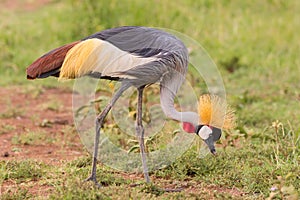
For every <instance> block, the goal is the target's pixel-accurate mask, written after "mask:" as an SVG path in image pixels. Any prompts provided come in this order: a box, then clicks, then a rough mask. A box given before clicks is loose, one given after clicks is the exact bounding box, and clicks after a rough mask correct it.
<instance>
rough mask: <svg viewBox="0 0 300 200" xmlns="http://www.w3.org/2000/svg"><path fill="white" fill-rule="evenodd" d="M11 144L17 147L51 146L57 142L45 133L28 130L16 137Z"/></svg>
mask: <svg viewBox="0 0 300 200" xmlns="http://www.w3.org/2000/svg"><path fill="white" fill-rule="evenodd" d="M11 142H12V144H15V145H16V144H18V145H20V144H21V145H38V144H45V143H46V144H51V143H54V142H55V138H52V137H49V134H47V133H46V132H45V131H30V130H26V131H25V132H24V133H20V134H16V135H14V136H13V137H12V139H11Z"/></svg>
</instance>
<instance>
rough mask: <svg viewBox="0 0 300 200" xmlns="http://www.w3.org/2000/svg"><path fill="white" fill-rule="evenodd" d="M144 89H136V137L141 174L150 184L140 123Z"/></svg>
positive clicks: (142, 128)
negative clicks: (138, 145) (142, 173)
mask: <svg viewBox="0 0 300 200" xmlns="http://www.w3.org/2000/svg"><path fill="white" fill-rule="evenodd" d="M144 87H145V86H142V87H140V88H138V103H137V116H136V126H135V130H136V136H137V138H138V140H139V144H140V152H141V158H142V165H143V172H144V177H145V180H146V182H147V183H149V182H150V178H149V173H148V167H147V162H146V152H145V143H144V127H143V123H142V114H143V110H142V104H143V91H144Z"/></svg>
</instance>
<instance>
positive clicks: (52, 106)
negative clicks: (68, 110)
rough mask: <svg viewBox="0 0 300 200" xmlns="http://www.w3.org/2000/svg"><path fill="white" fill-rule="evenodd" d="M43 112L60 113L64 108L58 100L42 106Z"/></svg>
mask: <svg viewBox="0 0 300 200" xmlns="http://www.w3.org/2000/svg"><path fill="white" fill-rule="evenodd" d="M41 108H42V109H43V110H51V111H55V112H58V111H59V110H60V109H61V108H62V103H61V102H60V101H59V100H57V99H52V100H50V101H48V102H46V103H44V104H42V105H41Z"/></svg>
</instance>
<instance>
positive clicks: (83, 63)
mask: <svg viewBox="0 0 300 200" xmlns="http://www.w3.org/2000/svg"><path fill="white" fill-rule="evenodd" d="M187 68H188V51H187V48H186V47H185V45H184V44H183V43H182V42H181V41H180V40H179V39H177V38H176V37H175V36H173V35H171V34H169V33H166V32H164V31H162V30H158V29H154V28H148V27H136V26H124V27H117V28H112V29H108V30H103V31H101V32H98V33H95V34H93V35H90V36H88V37H86V38H83V39H82V40H79V41H75V42H72V43H69V44H66V45H64V46H61V47H58V48H56V49H54V50H52V51H50V52H48V53H46V54H45V55H43V56H41V57H40V58H38V59H37V60H36V61H34V62H33V63H32V64H31V65H30V66H29V67H28V68H27V79H36V78H46V77H49V76H55V77H58V78H59V79H76V78H79V77H82V76H90V77H93V78H98V79H109V80H114V81H119V82H121V87H120V88H119V89H118V90H117V92H115V94H114V95H113V97H112V98H111V100H110V102H109V103H108V104H107V105H106V107H105V108H104V109H103V111H102V112H101V113H100V114H99V115H98V116H97V118H96V135H95V140H94V152H93V163H92V170H91V175H90V176H89V178H88V179H87V180H91V181H93V182H95V184H97V185H98V183H97V179H96V162H97V157H98V145H99V138H100V129H101V126H102V124H103V122H104V119H105V117H106V115H107V114H108V112H109V111H110V110H111V108H112V107H113V106H114V104H115V102H116V101H117V100H118V98H119V97H120V96H121V95H122V93H123V92H124V91H125V90H127V89H128V88H129V87H135V88H136V89H137V91H138V103H137V116H136V134H137V137H138V139H139V144H140V153H141V158H142V164H143V172H144V176H145V180H146V182H150V178H149V173H148V168H147V164H146V156H145V155H146V154H145V146H144V128H143V124H142V102H143V101H142V98H143V90H144V88H145V86H147V85H150V84H154V83H159V84H160V103H161V107H162V110H163V112H164V113H165V115H166V116H167V117H169V118H171V119H174V120H177V121H180V122H182V123H183V129H184V130H185V131H186V132H189V133H196V134H197V135H199V136H200V137H201V138H202V139H203V140H204V141H205V143H206V144H207V145H208V147H209V149H210V151H211V153H213V154H215V153H216V150H215V146H214V142H215V141H217V140H219V138H220V137H221V132H222V131H221V129H230V128H232V127H233V125H234V115H233V112H231V111H229V112H226V113H225V112H224V111H222V109H223V110H224V107H222V106H221V104H220V101H219V99H218V97H217V96H210V95H202V96H201V97H200V100H199V108H198V110H199V113H195V112H179V111H177V110H176V109H175V107H174V98H175V96H176V93H177V91H178V89H179V88H180V86H181V85H182V83H183V82H184V80H185V75H186V73H187ZM225 109H226V107H225ZM224 113H225V114H224Z"/></svg>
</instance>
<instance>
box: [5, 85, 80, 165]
mask: <svg viewBox="0 0 300 200" xmlns="http://www.w3.org/2000/svg"><path fill="white" fill-rule="evenodd" d="M27 92H28V91H27V89H25V91H24V90H22V89H20V88H18V87H13V88H1V89H0V97H1V99H0V110H1V112H2V116H1V122H0V127H2V134H1V135H0V141H1V146H0V156H1V160H11V159H18V160H19V159H35V160H40V161H43V162H46V163H51V164H57V162H59V160H61V159H66V160H70V159H73V158H76V157H77V156H79V155H82V154H83V151H84V149H83V146H82V145H81V142H80V138H79V136H78V134H76V133H74V134H72V135H69V133H66V132H65V131H64V130H65V129H66V127H69V129H71V128H72V127H73V119H72V110H71V108H72V93H71V92H70V91H64V90H62V89H47V90H46V89H39V94H35V95H33V94H32V93H31V92H30V91H29V93H27ZM58 97H59V100H57V99H58ZM7 127H8V128H7ZM9 127H12V128H9ZM38 132H44V133H45V134H46V135H47V138H48V139H49V138H53V142H51V141H50V142H49V141H48V142H43V141H40V140H41V139H43V138H41V139H39V138H37V140H39V141H38V142H36V143H37V144H35V142H34V141H30V139H32V140H34V139H36V138H35V137H38V136H37V135H35V133H37V134H38ZM26 133H27V134H28V133H33V136H31V138H30V137H29V138H25V139H23V141H22V139H21V140H20V139H19V140H18V138H22V134H26ZM66 134H68V136H67V137H68V138H67V139H68V141H64V140H63V137H66ZM14 138H15V140H14ZM27 140H29V141H27ZM14 141H15V142H14ZM30 142H32V143H31V145H28V143H30ZM14 143H15V144H14ZM66 144H67V145H66Z"/></svg>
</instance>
